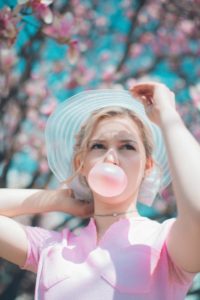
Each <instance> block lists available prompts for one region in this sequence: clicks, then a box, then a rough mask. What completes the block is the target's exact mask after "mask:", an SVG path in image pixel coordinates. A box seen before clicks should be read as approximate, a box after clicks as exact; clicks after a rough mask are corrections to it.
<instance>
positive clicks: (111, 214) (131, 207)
mask: <svg viewBox="0 0 200 300" xmlns="http://www.w3.org/2000/svg"><path fill="white" fill-rule="evenodd" d="M135 216H139V213H138V210H137V208H136V203H135V201H133V200H131V201H125V202H123V203H118V204H117V205H113V204H112V205H111V204H107V203H104V202H100V201H98V202H95V203H94V220H95V223H96V227H97V235H98V239H100V238H101V237H102V235H103V234H104V233H105V231H106V230H107V229H108V228H109V227H110V226H111V225H112V224H113V223H115V222H117V221H118V220H119V219H121V218H126V219H128V218H133V217H135Z"/></svg>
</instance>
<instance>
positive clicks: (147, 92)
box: [130, 82, 176, 126]
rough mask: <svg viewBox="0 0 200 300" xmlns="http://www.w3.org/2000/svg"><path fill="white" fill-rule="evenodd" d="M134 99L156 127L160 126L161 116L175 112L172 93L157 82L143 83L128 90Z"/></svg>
mask: <svg viewBox="0 0 200 300" xmlns="http://www.w3.org/2000/svg"><path fill="white" fill-rule="evenodd" d="M130 92H131V94H132V95H133V97H134V98H136V99H138V100H140V101H141V102H142V104H143V105H144V108H145V111H146V114H147V116H148V117H149V119H150V120H151V121H152V122H154V123H155V124H156V125H158V126H160V125H161V115H162V113H166V112H167V111H170V110H174V111H176V102H175V95H174V93H173V92H172V91H171V90H170V89H169V88H168V87H167V86H166V85H164V84H162V83H158V82H143V83H138V84H136V85H134V86H133V87H132V88H131V89H130Z"/></svg>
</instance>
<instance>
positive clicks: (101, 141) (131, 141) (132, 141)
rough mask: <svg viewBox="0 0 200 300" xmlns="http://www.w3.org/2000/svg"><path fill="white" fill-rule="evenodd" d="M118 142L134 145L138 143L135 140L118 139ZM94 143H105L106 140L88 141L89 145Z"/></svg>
mask: <svg viewBox="0 0 200 300" xmlns="http://www.w3.org/2000/svg"><path fill="white" fill-rule="evenodd" d="M117 141H119V142H120V143H135V144H138V142H137V141H136V139H130V138H129V139H120V140H117ZM94 142H98V143H106V142H107V140H104V139H94V140H90V141H89V143H94Z"/></svg>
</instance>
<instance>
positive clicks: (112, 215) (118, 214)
mask: <svg viewBox="0 0 200 300" xmlns="http://www.w3.org/2000/svg"><path fill="white" fill-rule="evenodd" d="M136 211H137V210H135V209H133V210H129V211H126V212H122V213H115V212H114V213H112V214H107V215H101V214H94V216H95V217H117V216H120V215H126V214H130V213H133V212H136Z"/></svg>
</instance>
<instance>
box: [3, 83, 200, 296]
mask: <svg viewBox="0 0 200 300" xmlns="http://www.w3.org/2000/svg"><path fill="white" fill-rule="evenodd" d="M131 94H132V95H131ZM131 94H130V93H128V92H126V91H117V90H114V91H111V90H98V91H90V92H83V93H80V94H78V95H76V96H74V97H72V98H71V99H69V100H68V101H66V102H64V103H62V104H60V105H59V106H58V108H57V110H56V111H55V112H54V113H53V115H52V116H51V117H50V118H49V121H48V123H47V127H46V143H47V153H48V161H49V165H50V168H51V169H52V171H53V172H54V174H55V175H56V176H57V178H58V179H59V180H60V181H61V182H65V183H67V185H68V187H69V189H67V190H60V191H37V190H35V191H33V190H31V191H24V190H16V191H15V193H14V196H12V190H11V191H10V190H2V192H1V194H2V197H1V199H3V200H1V204H0V213H1V215H2V216H1V218H0V256H1V257H3V258H4V259H7V260H9V261H10V262H13V263H15V264H17V265H19V266H20V267H21V268H24V269H28V270H31V271H33V272H37V281H36V289H35V299H48V300H51V299H58V300H59V299H60V300H63V299H77V300H78V299H80V300H82V299H87V300H88V299H95V300H96V299H103V298H104V299H115V300H116V299H117V300H118V299H119V300H121V299H123V300H124V299H125V300H129V299H137V300H144V299H148V300H149V299H150V300H151V299H152V300H155V299H166V300H172V299H174V300H179V299H180V300H181V299H184V296H185V295H186V293H187V291H188V289H189V287H190V285H191V283H192V279H193V277H194V275H195V274H196V273H197V272H199V271H200V256H199V253H200V201H199V195H200V185H199V178H200V147H199V144H198V143H197V141H196V140H195V139H194V138H193V136H192V135H191V134H190V133H189V131H188V130H187V129H186V127H185V126H184V124H183V122H182V120H181V118H180V116H179V114H178V112H177V111H176V107H175V99H174V94H173V93H172V92H171V91H170V90H169V89H168V88H167V87H166V86H164V85H163V84H160V83H155V82H150V83H142V84H138V85H135V86H134V87H133V88H132V90H131ZM132 96H133V97H135V98H137V99H138V100H139V101H138V100H136V99H134V98H133V97H132ZM141 102H142V103H143V105H142V104H141ZM165 147H166V148H165ZM165 151H166V152H165ZM167 158H168V161H167ZM104 163H107V164H109V166H111V167H114V166H117V167H120V169H121V170H122V171H123V172H124V174H125V176H126V178H127V184H126V186H125V188H124V190H123V191H122V192H121V193H120V194H118V195H117V194H116V195H114V196H106V195H102V193H101V191H100V192H96V191H95V189H92V187H91V184H90V182H89V176H90V174H91V173H90V172H91V170H93V168H95V167H96V166H97V165H98V164H104ZM169 170H170V171H169ZM171 179H172V184H173V189H174V194H175V198H176V202H177V210H178V216H177V218H174V219H169V220H166V221H165V222H163V223H161V224H160V223H158V222H156V221H152V220H150V219H148V218H145V217H141V216H140V215H139V213H138V211H137V208H136V202H137V201H141V202H143V203H145V204H147V205H151V204H152V202H153V200H154V198H155V196H156V194H157V193H161V192H162V190H163V189H164V188H165V187H166V186H167V185H168V184H169V182H170V180H171ZM105 192H107V190H106V191H105ZM79 199H80V200H87V201H80V200H79ZM55 210H57V211H65V212H67V213H71V214H74V215H79V216H83V217H85V216H88V215H89V216H91V218H90V222H89V224H88V225H87V226H86V227H84V228H82V229H81V230H80V232H79V234H78V233H72V232H70V231H69V230H68V229H67V228H65V229H64V230H62V231H61V232H55V231H49V230H45V229H42V228H33V227H29V226H23V225H20V224H18V223H17V222H15V221H14V220H12V219H11V218H10V217H13V216H16V215H20V214H27V213H41V212H44V211H55ZM93 211H94V212H93ZM10 232H12V234H10ZM9 234H10V235H9Z"/></svg>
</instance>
